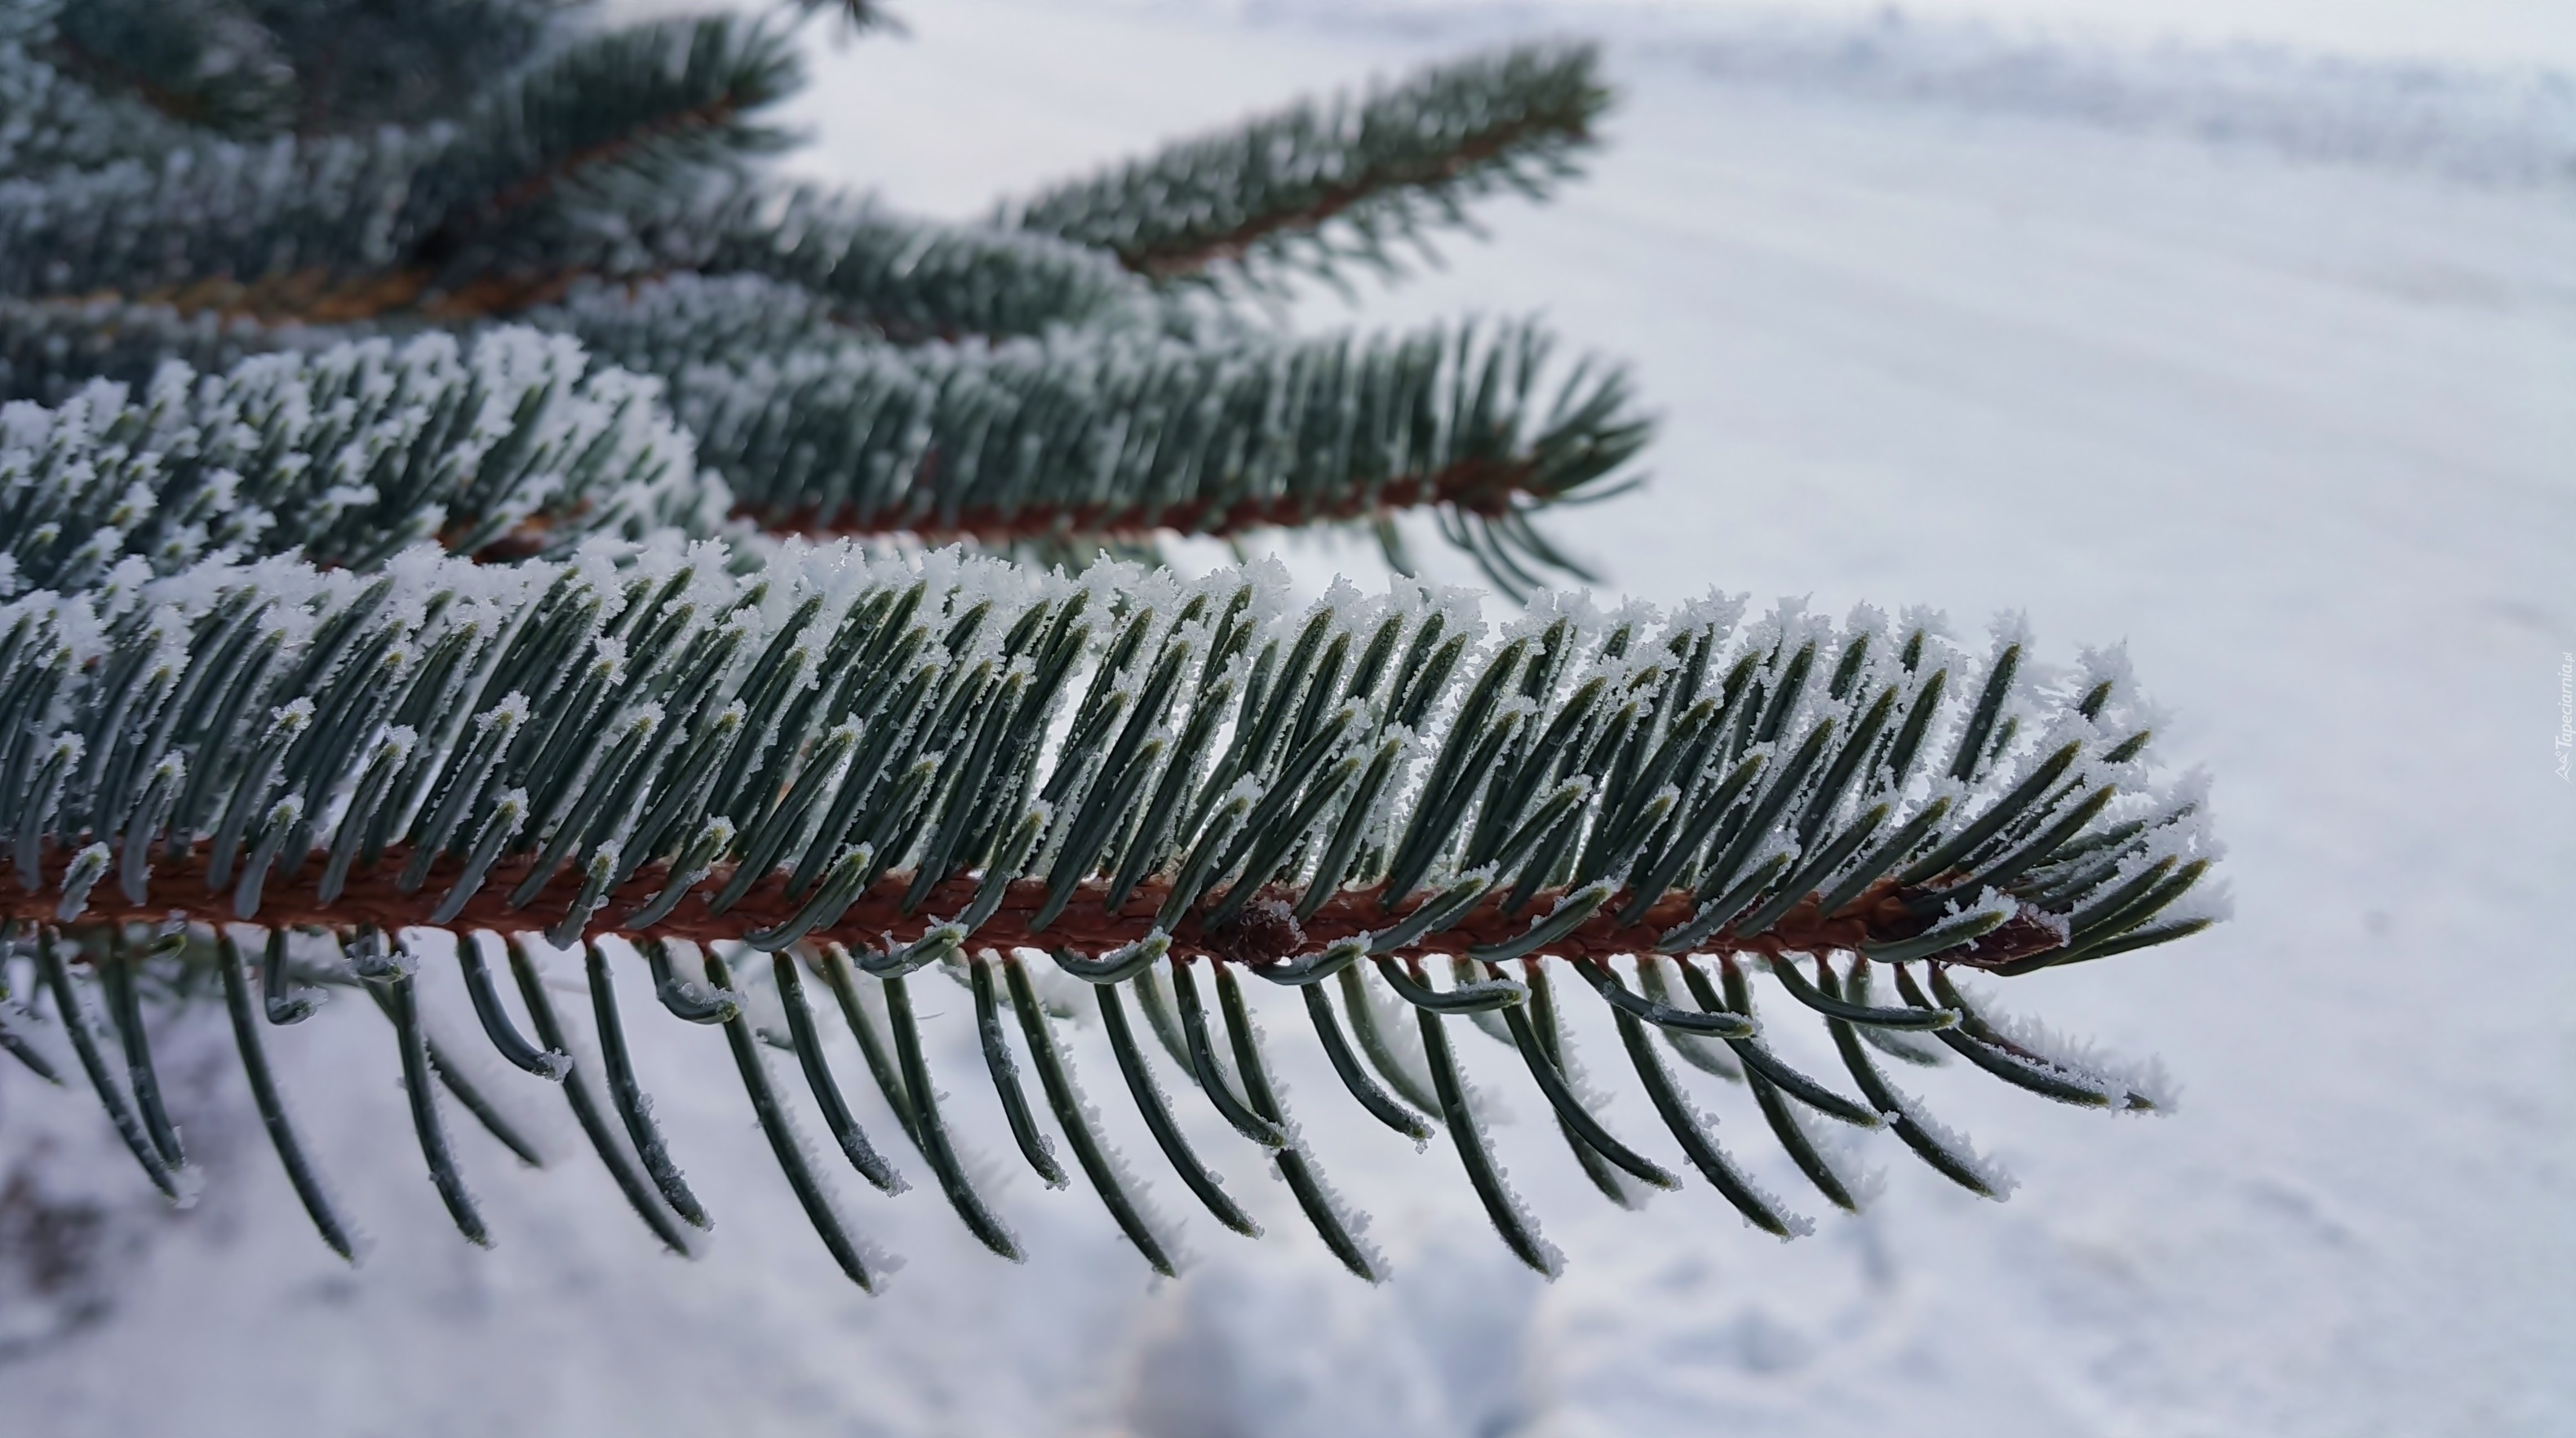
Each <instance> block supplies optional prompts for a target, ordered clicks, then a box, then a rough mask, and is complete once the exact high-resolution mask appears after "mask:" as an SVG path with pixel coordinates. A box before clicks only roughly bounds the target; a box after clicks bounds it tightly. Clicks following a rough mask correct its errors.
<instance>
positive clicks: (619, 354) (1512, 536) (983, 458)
mask: <svg viewBox="0 0 2576 1438" xmlns="http://www.w3.org/2000/svg"><path fill="white" fill-rule="evenodd" d="M530 318H531V319H532V320H534V321H535V322H536V323H538V324H540V325H544V326H547V327H560V328H563V329H566V330H569V331H570V332H572V333H574V334H576V335H579V336H580V337H581V338H582V340H583V341H584V342H585V343H587V344H589V345H591V346H593V347H595V348H597V349H599V350H600V351H601V352H602V353H604V354H605V355H606V356H607V357H609V358H610V359H612V360H614V361H615V362H616V363H619V364H622V365H626V366H628V367H630V368H635V369H639V370H643V371H646V372H650V373H659V374H662V375H665V376H667V377H668V378H669V379H670V382H671V386H672V404H673V408H674V409H675V410H676V411H677V412H678V414H679V415H680V417H681V419H682V420H683V422H685V423H686V424H688V425H689V427H690V428H691V429H692V430H694V431H695V432H696V433H697V434H698V436H699V438H700V444H701V452H702V453H703V454H704V456H705V457H706V460H707V462H708V463H710V464H711V465H713V466H715V467H716V468H717V469H718V470H720V471H722V472H723V473H724V475H725V476H726V478H727V479H728V480H729V481H730V482H731V483H732V485H733V489H734V495H735V498H736V501H737V504H738V505H739V511H738V512H739V513H741V514H742V515H744V516H745V517H747V518H750V519H752V520H753V521H755V522H756V523H759V524H761V525H762V526H764V527H766V528H770V529H773V530H789V531H796V532H801V533H807V534H816V533H836V534H859V535H884V534H889V533H907V534H911V535H914V536H917V537H919V538H921V539H924V540H926V541H928V542H931V543H944V542H947V541H950V540H956V539H964V540H969V541H972V542H973V543H976V544H978V545H980V546H984V547H988V548H997V549H1009V548H1012V547H1029V546H1037V545H1052V546H1054V547H1055V548H1056V549H1057V550H1059V551H1061V552H1064V553H1068V554H1072V555H1075V556H1078V557H1079V558H1082V559H1088V558H1089V557H1090V554H1091V553H1092V552H1093V551H1095V550H1096V549H1098V548H1100V547H1102V546H1112V547H1115V546H1119V545H1129V546H1149V545H1150V544H1151V543H1152V542H1153V540H1154V538H1155V537H1156V536H1157V535H1160V534H1210V535H1219V536H1234V535H1240V534H1244V533H1248V532H1252V531H1257V530H1260V529H1265V528H1283V527H1295V526H1304V525H1311V524H1362V523H1374V522H1378V521H1383V520H1385V519H1387V518H1388V517H1390V516H1392V515H1394V514H1397V513H1400V512H1402V511H1405V510H1408V509H1417V508H1432V509H1435V510H1437V511H1438V512H1440V513H1441V514H1442V516H1443V517H1444V522H1445V523H1446V524H1447V525H1448V526H1449V527H1450V528H1451V529H1452V530H1453V531H1455V533H1456V535H1457V537H1458V539H1459V542H1460V544H1461V547H1462V548H1465V549H1466V550H1467V552H1468V553H1469V554H1471V555H1472V556H1473V557H1475V558H1476V559H1477V561H1478V562H1479V563H1480V564H1483V565H1484V566H1485V568H1486V571H1487V573H1488V574H1489V575H1491V576H1492V577H1493V578H1494V580H1495V582H1496V583H1497V584H1498V585H1500V586H1501V587H1503V588H1504V589H1505V590H1506V591H1508V592H1512V593H1516V594H1519V593H1528V592H1531V591H1533V590H1535V589H1536V588H1538V587H1540V586H1541V585H1542V583H1543V581H1542V579H1541V578H1540V577H1539V576H1540V575H1542V574H1545V573H1548V572H1551V571H1553V572H1556V573H1574V574H1577V575H1580V573H1581V571H1580V570H1579V569H1578V568H1577V567H1576V566H1575V565H1574V564H1573V563H1572V562H1571V561H1570V560H1568V559H1566V558H1565V557H1564V556H1563V555H1561V554H1560V553H1558V552H1557V551H1556V550H1555V549H1554V548H1553V547H1552V546H1550V545H1549V544H1548V543H1547V541H1546V540H1544V539H1543V538H1541V537H1540V536H1539V535H1538V533H1537V532H1536V530H1535V529H1533V528H1532V527H1531V525H1530V522H1529V521H1530V517H1531V516H1532V515H1533V514H1535V513H1537V512H1538V511H1540V510H1543V509H1544V508H1546V507H1547V506H1549V505H1552V504H1557V503H1562V502H1566V501H1568V500H1574V499H1580V498H1588V497H1590V496H1592V495H1594V494H1596V493H1598V492H1599V491H1600V490H1601V489H1603V488H1604V487H1605V486H1606V482H1607V481H1608V480H1609V478H1610V476H1612V475H1614V474H1615V473H1616V472H1617V471H1618V470H1619V469H1620V468H1621V467H1622V466H1623V465H1625V463H1626V462H1627V461H1628V459H1629V458H1630V457H1631V456H1633V455H1634V454H1635V452H1636V451H1637V449H1638V448H1639V446H1640V445H1642V443H1643V442H1644V439H1645V433H1646V424H1645V422H1644V421H1643V420H1642V419H1641V418H1639V417H1638V416H1637V414H1636V412H1635V410H1634V408H1633V407H1632V405H1631V403H1630V401H1629V398H1628V390H1627V386H1626V382H1625V379H1624V377H1623V376H1622V375H1620V374H1619V373H1618V372H1617V371H1615V370H1600V369H1593V368H1591V367H1588V366H1577V367H1575V368H1574V369H1572V370H1571V371H1568V372H1565V373H1562V374H1560V375H1557V376H1556V377H1554V378H1553V379H1552V380H1551V379H1548V378H1546V376H1547V372H1548V369H1549V367H1548V365H1547V363H1546V361H1547V349H1548V344H1547V340H1546V338H1545V336H1544V334H1543V333H1542V332H1540V331H1539V330H1538V329H1537V328H1536V327H1534V326H1532V325H1528V324H1517V325H1500V326H1494V327H1492V328H1491V329H1490V330H1486V331H1481V332H1480V331H1479V330H1478V329H1476V328H1475V327H1473V326H1469V327H1464V328H1461V329H1459V330H1457V331H1456V332H1454V333H1453V332H1451V331H1449V330H1447V329H1445V328H1441V327H1432V328H1429V329H1425V330H1421V331H1417V332H1415V333H1413V334H1411V335H1407V336H1403V337H1400V338H1399V337H1377V338H1371V339H1358V338H1354V337H1352V336H1348V335H1342V336H1326V337H1321V338H1314V339H1303V340H1288V339H1283V338H1280V337H1277V336H1274V335H1271V334H1269V333H1267V332H1262V331H1248V330H1247V331H1235V332H1223V333H1218V334H1213V335H1211V336H1209V337H1206V338H1203V339H1185V338H1180V337H1175V336H1172V335H1168V334H1161V333H1156V332H1152V331H1143V330H1135V329H1129V330H1125V331H1111V332H1108V333H1087V334H1082V335H1078V336H1066V337H1063V338H1059V339H1051V340H1046V341H1020V342H1015V343H1009V344H1002V345H993V346H986V345H953V346H952V345H936V344H934V345H925V346H919V347H912V348H893V347H889V346H885V345H871V344H863V343H859V342H857V341H856V340H853V339H851V338H849V337H848V334H847V331H846V330H840V329H838V328H837V327H836V326H835V325H834V323H833V321H832V319H831V318H830V316H829V314H828V312H827V311H826V310H825V309H824V308H823V307H822V306H821V305H820V304H819V303H817V302H815V301H813V300H811V299H810V298H807V297H804V296H802V295H800V294H798V293H797V292H794V291H781V290H779V289H777V288H776V287H771V286H764V285H761V284H759V283H757V282H753V281H748V280H747V279H745V278H743V277H735V278H732V279H726V280H702V279H698V278H696V277H689V276H684V277H676V278H674V279H672V280H670V281H667V282H663V283H660V284H655V285H651V286H646V287H644V288H642V289H640V290H638V291H634V292H624V291H609V290H593V291H590V292H587V293H584V294H581V295H578V296H576V297H574V298H573V299H572V300H571V301H569V302H568V303H566V304H565V305H563V306H561V307H558V308H555V309H551V310H547V311H542V312H539V313H537V314H534V315H532V316H531V317H530ZM1389 557H1390V559H1397V560H1398V561H1399V567H1402V566H1401V562H1400V559H1399V557H1398V556H1396V555H1390V556H1389Z"/></svg>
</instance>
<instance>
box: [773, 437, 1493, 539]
mask: <svg viewBox="0 0 2576 1438" xmlns="http://www.w3.org/2000/svg"><path fill="white" fill-rule="evenodd" d="M936 458H937V457H936V454H935V453H934V454H933V456H932V458H931V459H930V460H926V461H925V462H924V466H925V468H927V467H929V466H930V465H931V464H934V463H935V462H936ZM1534 473H1535V469H1534V467H1533V466H1531V465H1530V464H1528V463H1526V462H1524V461H1519V460H1495V459H1469V460H1461V461H1460V462H1458V463H1456V464H1453V465H1450V466H1449V467H1447V468H1446V469H1442V470H1438V471H1435V472H1433V473H1431V474H1427V475H1424V474H1411V475H1399V476H1397V477H1395V478H1392V479H1388V480H1384V481H1382V482H1380V483H1377V484H1374V485H1369V486H1365V487H1362V488H1359V489H1355V490H1352V491H1351V492H1349V493H1347V494H1343V495H1340V496H1337V497H1335V498H1333V499H1331V500H1329V501H1319V500H1318V499H1317V498H1316V497H1315V496H1311V495H1272V496H1258V497H1253V498H1246V499H1238V500H1236V501H1234V502H1233V503H1231V504H1218V503H1216V502H1215V501H1213V500H1199V501H1194V502H1185V503H1181V504H1175V505H1171V506H1168V507H1164V506H1155V505H1143V504H1130V505H1122V506H1112V505H1107V504H1088V505H1078V506H1074V507H1071V508H1063V509H1058V508H1049V507H1045V506H1034V505H1033V506H1026V507H1021V508H1016V509H1012V510H1008V511H1005V510H1002V509H999V508H994V507H990V506H987V507H984V508H978V509H968V510H963V511H961V512H960V513H959V514H958V515H957V517H956V518H955V519H944V518H943V519H941V520H940V521H939V522H937V523H933V524H921V523H916V522H909V521H905V520H900V519H899V520H896V521H894V522H892V523H874V522H870V523H832V524H819V523H817V520H818V519H819V518H820V513H819V511H817V510H816V509H814V508H812V507H807V508H803V509H795V510H786V511H780V510H776V509H765V508H762V507H760V506H757V505H743V506H741V507H739V508H737V509H736V510H735V511H734V514H735V517H736V518H741V519H749V520H751V521H752V522H753V523H755V524H758V525H760V526H761V527H762V528H764V529H772V530H779V531H785V532H793V533H799V534H809V535H828V536H833V537H843V536H866V535H874V534H893V533H904V534H911V535H915V536H917V537H919V538H920V539H922V540H923V541H924V542H926V543H931V544H946V543H950V542H952V541H961V540H962V541H966V542H970V543H975V544H1007V543H1010V542H1011V541H1014V540H1021V539H1044V538H1047V537H1049V536H1052V535H1082V536H1085V537H1097V538H1102V539H1138V540H1141V539H1145V538H1149V537H1151V536H1152V535H1154V534H1155V533H1157V532H1162V531H1170V532H1175V533H1180V534H1206V535H1215V536H1219V537H1222V536H1225V535H1230V534H1240V533H1243V532H1245V531H1247V530H1254V529H1273V528H1295V527H1301V526H1304V525H1309V524H1329V523H1336V522H1341V521H1348V520H1355V519H1371V518H1375V517H1377V516H1379V515H1384V514H1391V513H1394V512H1396V511H1399V510H1405V509H1415V508H1420V507H1422V506H1425V505H1434V504H1446V505H1451V506H1454V507H1456V508H1458V509H1463V510H1466V511H1469V512H1470V513H1475V514H1483V515H1489V516H1490V515H1500V514H1502V513H1505V512H1506V511H1507V510H1508V509H1509V508H1510V505H1511V502H1512V499H1513V497H1514V496H1515V495H1518V494H1522V493H1526V492H1528V491H1529V488H1530V481H1531V479H1532V477H1533V475H1534Z"/></svg>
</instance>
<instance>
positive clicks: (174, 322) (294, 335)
mask: <svg viewBox="0 0 2576 1438" xmlns="http://www.w3.org/2000/svg"><path fill="white" fill-rule="evenodd" d="M347 334H348V332H347V331H346V330H344V329H332V330H321V329H311V328H307V327H305V326H301V325H294V324H286V325H263V324H261V323H259V322H258V321H256V320H253V319H250V318H248V317H247V316H240V315H226V314H223V313H221V312H220V311H215V310H199V311H196V312H194V313H185V312H182V311H179V310H175V309H172V308H171V307H169V306H168V305H131V304H124V303H121V302H119V301H116V300H113V299H97V300H54V301H44V300H39V301H35V302H33V303H29V302H26V301H21V300H0V402H7V401H12V400H33V401H35V402H37V403H39V404H48V405H58V404H61V403H63V402H64V401H65V400H68V399H70V398H71V397H72V396H73V395H74V394H76V393H78V392H79V391H80V390H81V389H83V388H84V387H86V386H87V385H89V384H90V383H92V382H93V381H98V380H106V381H108V382H111V383H115V384H122V385H126V386H128V387H132V388H139V387H141V386H142V385H144V384H146V383H149V382H150V380H151V378H152V376H153V375H154V374H155V373H156V372H158V371H159V370H160V368H161V367H162V366H163V365H164V364H167V363H172V362H176V363H179V364H182V365H186V366H187V367H189V368H190V369H193V370H197V371H199V372H201V373H220V372H222V371H224V370H228V369H231V368H232V367H233V366H235V365H237V364H239V363H241V362H242V361H243V360H245V359H248V358H250V357H251V356H253V355H262V354H272V353H275V352H277V351H279V350H313V349H323V348H327V347H328V346H330V345H331V344H332V343H334V342H336V341H339V340H342V339H344V338H346V337H347Z"/></svg>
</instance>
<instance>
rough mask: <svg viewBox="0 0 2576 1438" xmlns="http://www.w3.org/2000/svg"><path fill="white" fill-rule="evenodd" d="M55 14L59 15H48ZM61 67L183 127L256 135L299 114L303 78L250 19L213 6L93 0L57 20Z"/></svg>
mask: <svg viewBox="0 0 2576 1438" xmlns="http://www.w3.org/2000/svg"><path fill="white" fill-rule="evenodd" d="M47 8H53V7H47ZM52 40H53V43H52V45H51V46H49V47H48V48H49V50H50V51H51V55H52V58H54V59H56V60H59V61H60V62H62V64H63V66H64V68H66V69H68V70H69V71H71V72H72V73H73V74H75V75H77V76H79V77H81V78H82V79H83V80H85V81H87V82H88V83H89V84H90V85H91V86H93V87H94V88H97V89H101V90H120V89H121V90H127V91H130V92H132V93H133V94H134V95H136V96H137V97H139V98H141V99H142V100H143V101H144V102H145V103H146V104H148V105H150V106H151V107H152V108H153V109H155V110H157V111H159V112H161V113H162V114H164V115H167V116H169V117H170V118H171V119H174V120H177V121H179V122H181V123H183V124H186V125H189V126H192V127H195V128H199V129H204V130H211V131H213V132H215V133H217V134H226V135H254V134H259V133H263V132H266V131H271V130H274V129H277V128H279V127H281V126H282V125H283V124H285V123H286V122H288V121H289V120H291V118H292V116H293V114H294V112H295V72H294V69H293V67H292V66H291V65H290V64H289V62H288V60H287V58H286V56H285V55H284V54H283V53H281V52H280V49H279V47H278V45H277V41H276V37H275V36H274V35H273V34H272V33H271V32H270V31H269V30H268V29H267V28H266V27H265V26H262V25H261V24H259V23H258V22H257V21H256V20H254V19H252V18H251V16H250V15H248V14H246V13H244V12H243V11H242V10H241V9H239V8H237V7H235V6H232V5H227V4H207V3H203V0H85V3H80V4H73V5H65V6H62V7H61V8H60V9H59V10H58V11H57V14H56V19H55V24H54V33H53V36H52Z"/></svg>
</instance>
